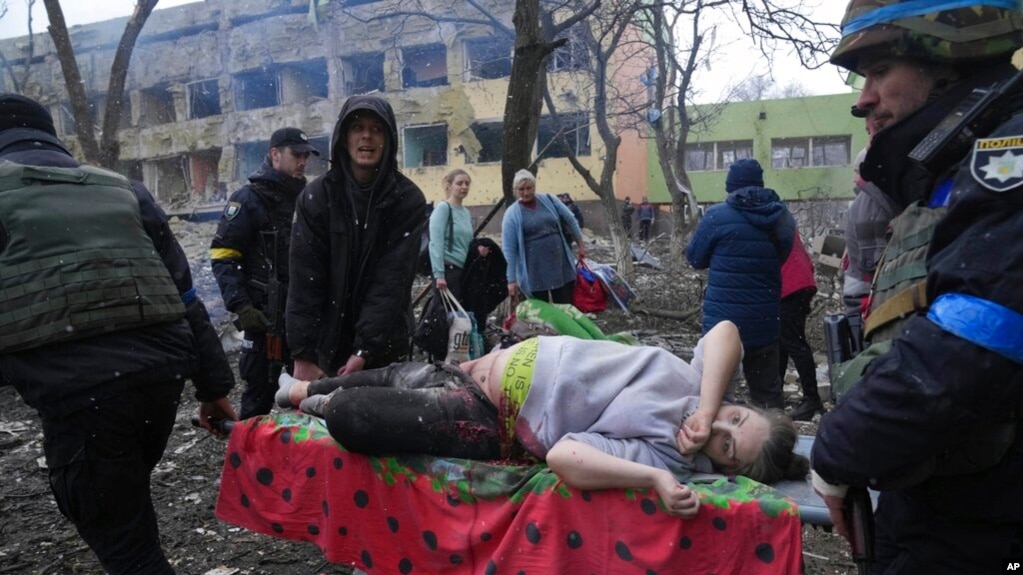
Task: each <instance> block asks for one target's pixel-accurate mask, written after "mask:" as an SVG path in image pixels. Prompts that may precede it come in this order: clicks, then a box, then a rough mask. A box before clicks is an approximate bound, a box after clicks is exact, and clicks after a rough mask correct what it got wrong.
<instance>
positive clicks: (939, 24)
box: [831, 0, 1023, 72]
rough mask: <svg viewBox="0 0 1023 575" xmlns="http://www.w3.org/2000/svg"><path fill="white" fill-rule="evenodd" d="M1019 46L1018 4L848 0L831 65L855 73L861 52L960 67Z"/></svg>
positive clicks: (1022, 19)
mask: <svg viewBox="0 0 1023 575" xmlns="http://www.w3.org/2000/svg"><path fill="white" fill-rule="evenodd" d="M1020 46H1023V0H986V1H985V0H976V1H974V2H967V1H964V0H902V1H900V0H851V1H850V2H849V6H848V7H847V8H846V10H845V18H843V19H842V40H841V41H840V42H839V44H838V48H836V49H835V51H834V53H832V54H831V63H832V64H835V65H836V66H841V67H843V68H846V69H848V70H852V71H854V72H855V71H856V68H857V64H858V60H859V57H860V56H861V55H863V53H865V52H880V53H883V54H886V55H889V56H909V57H915V58H920V59H922V60H927V61H937V62H943V63H953V64H955V63H962V62H970V61H980V60H990V59H995V58H999V57H1005V58H1006V59H1008V58H1009V57H1010V56H1011V55H1012V53H1013V52H1015V51H1016V50H1018V49H1019V48H1020Z"/></svg>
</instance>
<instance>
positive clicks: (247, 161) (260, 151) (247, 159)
mask: <svg viewBox="0 0 1023 575" xmlns="http://www.w3.org/2000/svg"><path fill="white" fill-rule="evenodd" d="M234 150H235V152H234V168H235V174H234V179H235V180H236V181H239V182H244V181H247V180H248V178H249V175H250V174H252V173H253V172H255V171H256V170H258V169H259V166H260V165H262V164H263V159H264V158H266V154H267V153H268V152H269V150H270V140H264V141H262V142H246V143H244V144H238V145H237V146H235V148H234Z"/></svg>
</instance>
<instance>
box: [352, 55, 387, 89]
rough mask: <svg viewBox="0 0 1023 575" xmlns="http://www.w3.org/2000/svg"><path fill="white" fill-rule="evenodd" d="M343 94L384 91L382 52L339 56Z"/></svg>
mask: <svg viewBox="0 0 1023 575" xmlns="http://www.w3.org/2000/svg"><path fill="white" fill-rule="evenodd" d="M341 69H342V74H344V82H345V96H358V95H359V94H368V93H370V92H383V91H384V53H383V52H371V53H368V54H353V55H351V56H346V57H344V58H341Z"/></svg>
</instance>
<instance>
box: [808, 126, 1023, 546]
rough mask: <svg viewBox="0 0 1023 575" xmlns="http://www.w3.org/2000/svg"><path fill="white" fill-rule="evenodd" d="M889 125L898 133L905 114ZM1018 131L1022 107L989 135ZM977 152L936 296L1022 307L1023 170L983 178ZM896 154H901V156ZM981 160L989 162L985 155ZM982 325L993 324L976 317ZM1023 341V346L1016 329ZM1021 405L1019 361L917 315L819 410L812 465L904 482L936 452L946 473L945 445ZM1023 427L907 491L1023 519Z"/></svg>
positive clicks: (837, 479) (943, 252) (954, 204)
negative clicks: (1005, 443)
mask: <svg viewBox="0 0 1023 575" xmlns="http://www.w3.org/2000/svg"><path fill="white" fill-rule="evenodd" d="M939 119H940V118H939ZM890 129H892V130H893V134H894V133H895V132H897V131H898V125H896V126H892V127H891V128H890ZM880 135H881V134H880V133H879V136H880ZM1020 136H1023V113H1020V112H1017V113H1016V114H1015V115H1014V116H1012V117H1011V118H1010V119H1008V120H1007V121H1005V122H1004V123H1002V125H1001V126H999V127H998V128H997V129H996V130H995V131H994V132H993V133H991V134H987V135H984V137H987V138H997V137H1017V138H1018V137H1020ZM871 152H873V147H872V148H871ZM1014 152H1015V153H1014ZM1008 153H1010V154H1013V153H1014V155H1015V157H1016V160H1015V161H1016V162H1017V164H1016V165H1017V166H1019V165H1020V164H1019V163H1020V162H1023V155H1021V154H1019V152H1018V148H1016V149H1015V150H1012V149H1010V150H1008ZM974 154H976V152H973V153H970V154H967V156H966V157H965V158H964V159H963V161H962V163H960V164H959V166H958V169H957V171H956V172H955V173H954V184H953V188H952V189H953V190H954V191H953V194H952V198H951V203H950V209H949V212H948V214H947V215H946V217H945V218H944V219H943V220H942V221H941V222H940V223H939V224H938V227H937V228H936V230H935V235H934V238H933V240H932V242H931V245H930V248H929V251H928V258H927V267H928V277H927V292H928V300H929V301H931V302H933V301H935V300H936V299H937V298H938V297H939V296H941V295H943V294H964V295H967V296H972V297H976V298H980V299H983V300H987V301H989V302H993V303H995V304H998V305H1000V306H1004V307H1005V308H1008V309H1009V310H1011V311H1012V312H1015V314H1023V290H1021V289H1020V286H1021V285H1023V244H1021V243H1020V242H1019V234H1020V230H1023V177H1017V181H1016V183H1015V184H1014V186H1013V187H1011V189H1008V190H1007V191H1001V192H995V191H992V190H991V189H988V188H987V187H985V186H984V185H983V184H982V183H981V181H980V180H979V179H978V178H982V177H984V173H985V172H984V170H982V169H980V170H972V171H971V164H973V163H974ZM895 157H898V158H900V161H901V159H902V158H905V155H902V156H892V158H895ZM985 161H987V160H985ZM975 167H978V168H983V167H984V161H980V163H979V165H977V166H975ZM878 168H879V169H883V170H887V171H888V172H889V173H898V169H897V167H889V166H883V165H880V164H879V165H878ZM975 174H977V175H975ZM1003 176H1004V174H998V176H997V178H1001V177H1003ZM989 177H990V176H989ZM997 178H996V179H995V180H992V181H996V180H997ZM890 181H897V180H894V179H893V180H890ZM1011 181H1012V180H1011V179H1010V180H1004V179H1003V180H1002V182H1003V183H1004V182H1011ZM885 191H886V192H889V190H885ZM932 311H933V310H932ZM1009 315H1011V314H1009ZM969 317H970V316H962V318H964V319H968V318H969ZM967 323H968V322H967ZM978 327H979V331H981V332H985V331H990V330H989V328H990V327H995V326H992V325H981V326H973V328H974V329H977V328H978ZM1010 340H1011V338H1010ZM1015 342H1016V343H1015V345H1016V347H1017V352H1019V351H1020V350H1019V349H1018V348H1019V347H1020V343H1019V334H1018V333H1017V334H1016V339H1015ZM1006 343H1008V344H1010V345H1011V344H1012V341H1007V342H1006ZM1021 407H1023V365H1021V364H1020V363H1017V362H1014V361H1012V360H1010V359H1008V358H1007V357H1005V356H1004V355H1003V354H1001V353H997V352H995V351H990V350H989V349H985V348H984V347H980V346H978V345H976V344H974V343H971V341H968V340H967V339H965V338H961V337H958V336H957V335H955V334H954V333H952V332H951V331H948V330H947V329H943V328H942V327H941V326H940V325H939V324H938V323H936V322H935V321H932V319H931V318H930V317H929V316H928V315H924V314H920V315H917V316H914V317H912V318H911V319H909V320H908V322H907V323H906V325H905V327H904V328H903V330H902V332H901V335H900V336H899V337H897V338H896V339H895V340H893V345H892V349H891V351H889V352H888V353H886V354H885V355H882V356H880V357H879V358H877V359H875V360H874V361H873V362H872V363H871V364H870V366H869V367H868V369H867V371H866V373H865V375H864V376H863V378H862V379H861V380H860V382H859V383H858V384H857V385H856V386H855V387H854V388H853V389H852V390H851V391H850V392H848V394H847V395H845V396H844V397H843V398H842V401H841V403H840V404H839V405H838V406H837V408H836V409H834V410H832V411H831V412H830V413H828V414H826V415H825V416H824V417H823V419H822V421H821V425H820V429H819V431H818V434H817V439H816V441H815V444H814V448H813V453H812V456H813V457H812V459H813V467H814V469H815V470H816V471H817V473H818V474H819V475H820V476H821V477H822V478H823V479H824V480H826V481H828V482H830V483H834V484H849V485H861V486H866V485H880V486H882V487H883V486H884V485H886V484H892V483H893V482H896V483H897V482H898V481H900V480H902V479H903V478H904V477H905V476H906V474H907V472H909V471H911V470H915V469H916V468H917V467H918V466H920V465H921V464H924V463H926V462H929V461H937V465H938V471H939V472H940V471H941V461H942V460H941V456H942V455H943V454H945V453H947V452H949V451H950V450H951V449H953V448H954V447H955V446H956V444H957V442H959V441H961V440H962V438H963V437H966V436H969V435H970V434H971V433H972V432H974V431H976V430H978V429H982V428H983V427H984V426H989V425H990V424H991V423H992V422H1001V421H1006V420H1011V419H1012V418H1014V417H1015V418H1017V419H1018V418H1019V417H1020V408H1021ZM1021 431H1023V430H1021V429H1020V428H1017V431H1016V439H1015V443H1014V444H1013V445H1012V447H1011V448H1010V452H1009V454H1008V455H1007V456H1006V457H1005V458H1003V459H1002V462H1001V463H1000V464H998V465H996V466H994V467H992V468H990V469H987V470H985V471H982V472H978V473H972V474H963V475H950V476H931V477H930V478H928V479H926V480H924V481H923V482H922V483H917V484H915V485H912V486H910V487H908V488H906V489H905V492H906V493H907V494H908V495H909V496H910V497H912V498H913V499H914V500H916V501H919V502H920V503H921V504H923V505H926V506H928V507H930V508H932V509H933V510H934V511H935V512H938V513H941V514H943V515H946V516H950V517H956V518H958V519H963V520H971V519H973V520H979V521H982V522H985V523H987V522H1001V521H1014V522H1017V523H1018V522H1020V521H1023V498H1020V497H1019V487H1018V481H1019V477H1021V476H1023V432H1021ZM935 458H937V459H935ZM970 493H972V494H978V493H982V494H983V496H982V498H983V501H982V502H978V500H977V499H976V498H973V497H970V496H968V495H965V494H970ZM965 528H968V527H965Z"/></svg>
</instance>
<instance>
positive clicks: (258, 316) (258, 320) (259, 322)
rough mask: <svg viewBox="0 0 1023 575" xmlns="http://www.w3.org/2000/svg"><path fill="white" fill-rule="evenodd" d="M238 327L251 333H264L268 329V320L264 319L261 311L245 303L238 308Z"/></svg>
mask: <svg viewBox="0 0 1023 575" xmlns="http://www.w3.org/2000/svg"><path fill="white" fill-rule="evenodd" d="M237 313H238V327H240V328H241V329H242V331H248V332H252V333H266V331H267V330H268V329H270V320H268V319H266V316H265V315H263V312H261V311H259V310H258V309H256V308H254V307H252V306H251V305H247V306H245V307H243V308H242V309H240V310H238V312H237Z"/></svg>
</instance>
